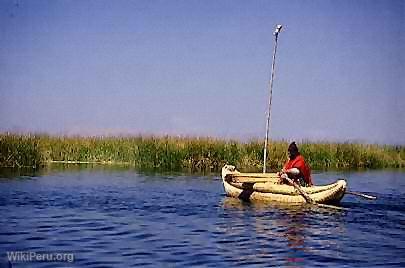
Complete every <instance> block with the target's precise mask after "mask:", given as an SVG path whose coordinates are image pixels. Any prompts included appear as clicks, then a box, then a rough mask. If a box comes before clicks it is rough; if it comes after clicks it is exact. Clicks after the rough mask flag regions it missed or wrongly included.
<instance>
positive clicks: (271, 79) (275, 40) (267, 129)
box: [263, 24, 283, 173]
mask: <svg viewBox="0 0 405 268" xmlns="http://www.w3.org/2000/svg"><path fill="white" fill-rule="evenodd" d="M282 27H283V26H282V25H281V24H278V25H277V26H276V30H275V31H274V33H273V35H274V50H273V62H272V64H271V76H270V96H269V109H268V111H267V121H266V138H265V139H264V152H263V155H264V156H263V158H264V159H263V173H266V162H267V144H268V141H269V129H270V114H271V101H272V99H273V80H274V71H275V70H274V67H275V65H276V52H277V41H278V34H279V33H280V31H281V28H282Z"/></svg>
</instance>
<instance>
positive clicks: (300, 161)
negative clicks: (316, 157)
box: [284, 155, 313, 185]
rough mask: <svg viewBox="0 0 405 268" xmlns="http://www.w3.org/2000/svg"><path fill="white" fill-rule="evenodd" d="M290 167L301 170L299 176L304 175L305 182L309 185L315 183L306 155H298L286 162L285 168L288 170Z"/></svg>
mask: <svg viewBox="0 0 405 268" xmlns="http://www.w3.org/2000/svg"><path fill="white" fill-rule="evenodd" d="M290 168H298V169H299V171H300V174H298V177H303V178H304V180H305V182H306V183H307V184H308V185H313V183H312V178H311V169H310V168H309V166H308V165H307V164H306V163H305V160H304V157H302V155H298V156H297V157H295V158H294V159H293V160H288V161H287V162H286V163H285V165H284V169H285V170H287V169H290Z"/></svg>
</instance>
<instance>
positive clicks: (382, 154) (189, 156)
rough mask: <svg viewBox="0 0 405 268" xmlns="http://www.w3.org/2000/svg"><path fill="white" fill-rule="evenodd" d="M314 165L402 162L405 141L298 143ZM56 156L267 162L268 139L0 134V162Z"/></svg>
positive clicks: (200, 163)
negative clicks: (265, 143) (394, 143)
mask: <svg viewBox="0 0 405 268" xmlns="http://www.w3.org/2000/svg"><path fill="white" fill-rule="evenodd" d="M287 146H288V143H287V142H286V141H271V142H270V143H269V148H268V150H269V151H268V152H269V157H268V162H267V166H268V167H270V169H272V170H277V169H280V168H281V167H282V165H283V163H284V162H285V161H286V159H287V156H286V148H287ZM298 146H299V148H300V151H301V153H302V154H303V155H304V157H305V158H306V159H307V161H308V162H309V164H310V166H311V167H312V168H313V169H333V168H388V167H391V168H401V167H405V147H404V146H389V145H374V144H357V143H326V142H318V143H314V142H305V141H304V142H301V143H298ZM52 162H74V163H77V162H82V163H111V164H128V165H132V166H135V167H137V168H140V169H160V170H185V169H186V170H190V171H219V170H220V169H221V167H222V166H223V165H225V164H233V165H235V166H237V167H238V168H239V169H241V170H251V171H254V170H255V171H258V170H260V169H262V167H263V164H262V162H263V142H262V141H261V140H252V141H249V142H239V141H236V140H224V139H215V138H208V137H207V138H198V137H170V136H164V137H155V136H134V137H64V136H49V135H32V134H28V135H19V134H0V166H7V167H27V166H28V167H34V168H38V167H40V166H43V165H47V164H48V163H52Z"/></svg>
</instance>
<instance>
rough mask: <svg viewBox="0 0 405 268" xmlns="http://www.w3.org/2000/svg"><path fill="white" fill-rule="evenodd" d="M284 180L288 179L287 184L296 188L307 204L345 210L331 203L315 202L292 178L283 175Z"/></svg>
mask: <svg viewBox="0 0 405 268" xmlns="http://www.w3.org/2000/svg"><path fill="white" fill-rule="evenodd" d="M284 178H285V180H286V181H288V183H289V184H291V185H292V186H294V188H295V189H297V191H298V192H299V193H300V195H301V196H302V197H303V198H304V199H305V201H306V202H307V203H308V204H312V205H317V206H318V207H324V208H333V209H338V210H347V209H346V208H342V207H337V206H332V205H326V204H320V203H317V202H316V201H315V200H313V199H312V198H311V197H310V196H309V195H308V194H307V193H306V192H305V191H304V190H302V189H301V187H300V186H299V185H298V184H296V183H295V182H294V181H293V180H292V179H290V178H289V177H287V176H285V177H284Z"/></svg>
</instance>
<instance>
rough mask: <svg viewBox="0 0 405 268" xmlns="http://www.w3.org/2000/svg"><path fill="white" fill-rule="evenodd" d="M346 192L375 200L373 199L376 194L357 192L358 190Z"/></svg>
mask: <svg viewBox="0 0 405 268" xmlns="http://www.w3.org/2000/svg"><path fill="white" fill-rule="evenodd" d="M346 194H351V195H355V196H360V197H363V198H365V199H369V200H375V199H377V197H376V196H372V195H368V194H363V193H359V192H351V191H346Z"/></svg>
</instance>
